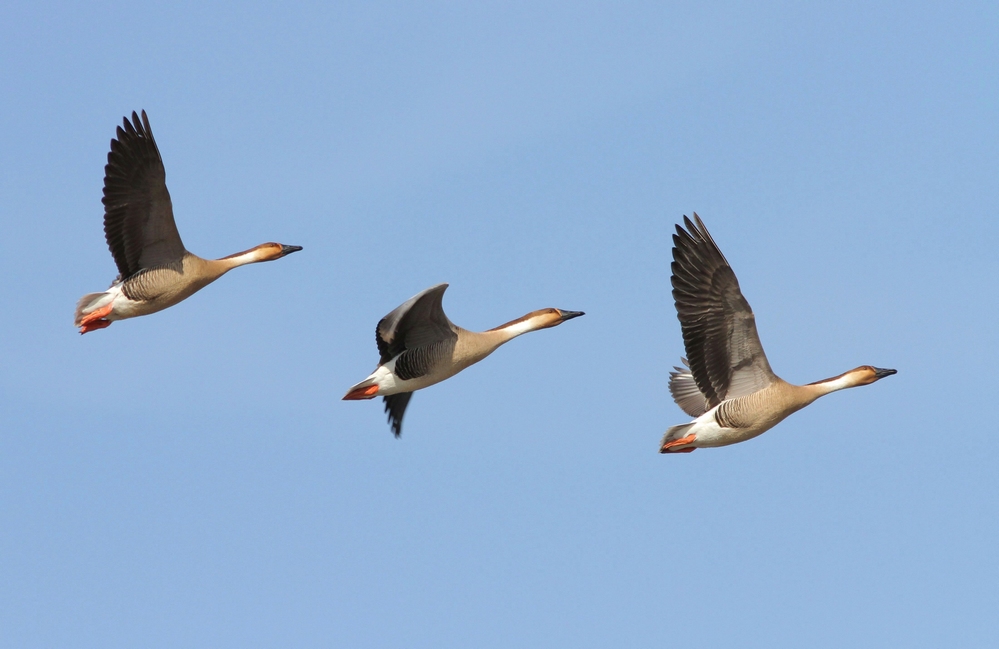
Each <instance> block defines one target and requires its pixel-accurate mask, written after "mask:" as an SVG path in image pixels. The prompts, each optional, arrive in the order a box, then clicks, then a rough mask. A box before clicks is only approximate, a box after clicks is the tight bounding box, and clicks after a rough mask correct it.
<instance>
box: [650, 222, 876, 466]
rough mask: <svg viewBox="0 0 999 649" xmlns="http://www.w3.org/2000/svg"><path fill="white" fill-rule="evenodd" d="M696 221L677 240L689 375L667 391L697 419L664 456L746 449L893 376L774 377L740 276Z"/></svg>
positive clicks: (668, 443)
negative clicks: (797, 417)
mask: <svg viewBox="0 0 999 649" xmlns="http://www.w3.org/2000/svg"><path fill="white" fill-rule="evenodd" d="M694 221H695V222H694V223H691V221H690V219H688V218H687V217H686V216H684V217H683V222H684V224H685V225H686V227H687V229H686V230H684V229H683V228H681V227H680V226H679V225H677V226H676V234H675V235H673V264H672V271H673V277H672V284H673V299H674V300H675V301H676V315H677V318H679V320H680V329H681V330H682V332H683V344H684V348H685V349H686V351H687V357H686V358H683V359H681V360H682V362H683V363H684V365H686V366H687V369H684V368H680V367H675V368H674V369H675V371H674V372H670V381H669V391H670V394H672V395H673V400H674V401H676V404H677V405H678V406H680V408H681V409H682V410H683V411H684V412H685V413H687V414H688V415H690V416H691V417H695V419H694V421H692V422H690V423H689V424H681V425H679V426H673V427H672V428H670V429H669V430H668V431H666V435H665V436H663V439H662V443H661V445H660V449H659V452H660V453H688V452H690V451H693V450H694V449H696V448H700V447H709V446H727V445H729V444H735V443H737V442H743V441H745V440H747V439H751V438H753V437H756V436H757V435H759V434H761V433H763V432H765V431H767V430H769V429H771V428H773V427H774V426H775V425H777V424H778V423H780V422H781V421H782V420H783V419H784V418H785V417H787V416H788V415H790V414H791V413H793V412H796V411H798V410H801V409H802V408H804V407H805V406H807V405H808V404H810V403H812V402H813V401H815V400H816V399H818V398H819V397H821V396H823V395H826V394H829V393H830V392H835V391H836V390H843V389H844V388H852V387H855V386H858V385H869V384H871V383H874V382H875V381H877V380H878V379H883V378H884V377H886V376H891V375H892V374H895V370H886V369H881V368H878V367H871V366H870V365H862V366H860V367H858V368H856V369H852V370H850V371H849V372H846V373H845V374H840V375H839V376H834V377H833V378H831V379H825V380H823V381H817V382H815V383H809V384H808V385H792V384H790V383H787V382H786V381H784V380H783V379H781V378H780V377H778V376H777V375H776V374H774V373H773V370H771V369H770V363H768V362H767V357H766V354H764V353H763V346H762V345H761V344H760V337H759V335H758V334H757V333H756V318H755V317H754V316H753V310H752V309H751V308H750V307H749V303H748V302H747V301H746V298H744V297H743V296H742V292H741V291H740V290H739V281H738V280H737V279H736V278H735V273H734V272H732V268H731V267H730V266H729V265H728V262H727V261H726V260H725V256H724V255H722V253H721V250H719V249H718V246H717V245H716V244H715V242H714V239H712V238H711V235H710V234H709V233H708V229H707V228H706V227H704V223H703V222H702V221H701V219H700V217H698V216H697V214H696V213H694Z"/></svg>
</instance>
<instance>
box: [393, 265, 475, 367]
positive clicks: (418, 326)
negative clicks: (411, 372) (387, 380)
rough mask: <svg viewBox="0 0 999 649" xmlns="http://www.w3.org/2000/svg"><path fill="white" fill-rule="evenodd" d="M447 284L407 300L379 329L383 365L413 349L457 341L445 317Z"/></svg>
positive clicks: (455, 334) (439, 285)
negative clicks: (451, 340) (452, 340)
mask: <svg viewBox="0 0 999 649" xmlns="http://www.w3.org/2000/svg"><path fill="white" fill-rule="evenodd" d="M445 290H447V284H438V285H437V286H432V287H431V288H428V289H427V290H425V291H423V292H422V293H418V294H416V295H414V296H413V297H411V298H410V299H408V300H406V301H405V302H404V303H402V304H401V305H400V306H399V307H397V308H396V309H395V310H393V311H392V312H391V313H389V314H388V315H387V316H385V317H384V318H382V319H381V321H379V323H378V327H377V328H376V329H375V341H376V342H377V343H378V353H379V354H380V355H381V359H380V361H379V362H380V363H387V362H389V361H390V360H392V359H393V358H395V357H396V356H398V355H399V354H401V353H402V352H404V351H406V350H409V349H416V348H419V347H426V346H429V345H432V344H434V343H438V342H440V341H444V340H450V339H452V338H453V339H457V337H458V334H457V332H456V331H455V327H454V325H453V324H451V321H450V320H448V319H447V316H446V315H444V307H443V306H442V305H441V300H442V299H443V298H444V291H445Z"/></svg>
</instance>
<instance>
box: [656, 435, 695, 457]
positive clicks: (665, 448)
mask: <svg viewBox="0 0 999 649" xmlns="http://www.w3.org/2000/svg"><path fill="white" fill-rule="evenodd" d="M696 439H697V435H694V434H690V435H687V436H686V437H681V438H680V439H674V440H673V441H671V442H666V443H665V444H663V445H662V448H660V449H659V452H660V453H690V452H692V451H693V450H694V449H695V448H697V447H696V446H691V447H689V448H676V447H677V446H683V445H685V444H692V443H693V442H694V440H696Z"/></svg>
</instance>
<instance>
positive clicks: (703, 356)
mask: <svg viewBox="0 0 999 649" xmlns="http://www.w3.org/2000/svg"><path fill="white" fill-rule="evenodd" d="M683 221H684V225H685V226H686V230H685V229H683V228H681V227H680V226H679V225H678V226H676V234H675V235H673V264H672V265H671V269H672V271H673V276H672V284H673V299H674V300H675V302H676V314H677V318H679V320H680V328H681V330H682V331H683V344H684V347H685V348H686V351H687V359H688V360H689V366H690V374H691V376H692V377H693V380H694V382H695V383H696V386H697V389H698V390H699V391H700V393H701V394H702V395H703V396H704V398H705V400H706V406H707V408H712V407H714V406H716V405H717V404H719V403H721V402H722V401H723V400H725V399H735V398H738V397H741V396H745V395H747V394H752V393H753V392H756V391H758V390H761V389H763V388H765V387H766V386H768V385H770V383H772V382H773V381H774V380H775V379H776V376H774V373H773V370H771V369H770V363H769V362H767V357H766V354H764V353H763V345H761V344H760V337H759V334H758V333H757V331H756V318H755V317H754V316H753V310H752V309H751V308H750V306H749V302H747V301H746V298H745V297H743V295H742V291H740V290H739V280H737V279H736V277H735V273H734V272H733V271H732V268H731V266H729V265H728V261H726V259H725V256H724V255H722V253H721V250H719V249H718V246H717V244H715V242H714V240H713V239H712V238H711V235H710V234H709V233H708V229H707V228H706V227H704V223H703V222H702V221H701V219H700V217H698V216H697V214H696V213H695V214H694V221H695V223H692V222H691V221H690V219H688V218H687V217H686V216H684V217H683ZM681 386H682V383H681ZM685 410H686V409H685Z"/></svg>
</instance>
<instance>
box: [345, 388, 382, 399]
mask: <svg viewBox="0 0 999 649" xmlns="http://www.w3.org/2000/svg"><path fill="white" fill-rule="evenodd" d="M377 394H378V386H377V385H367V386H365V387H363V388H357V389H355V390H351V391H350V392H348V393H347V396H345V397H344V398H343V400H344V401H354V400H356V399H373V398H374V397H375V395H377Z"/></svg>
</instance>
